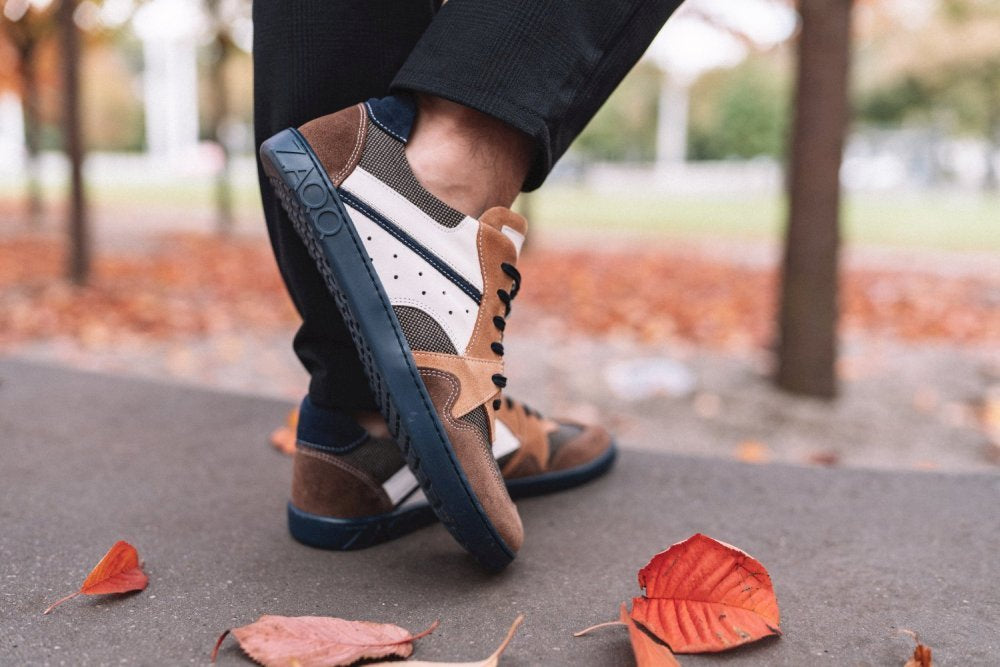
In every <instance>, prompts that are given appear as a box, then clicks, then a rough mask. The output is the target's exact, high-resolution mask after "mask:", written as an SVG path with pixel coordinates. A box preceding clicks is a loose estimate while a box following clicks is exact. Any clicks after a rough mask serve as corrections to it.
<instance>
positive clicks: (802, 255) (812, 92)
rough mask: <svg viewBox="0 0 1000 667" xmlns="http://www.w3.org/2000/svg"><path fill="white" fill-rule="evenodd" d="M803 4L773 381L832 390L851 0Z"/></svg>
mask: <svg viewBox="0 0 1000 667" xmlns="http://www.w3.org/2000/svg"><path fill="white" fill-rule="evenodd" d="M799 11H800V14H801V19H802V21H801V32H800V35H799V43H798V73H797V82H796V95H795V123H794V127H793V130H792V141H791V151H790V156H789V171H788V192H789V214H788V228H787V232H786V237H785V253H784V262H783V266H782V281H781V312H780V315H779V322H778V324H779V336H780V339H779V341H778V370H777V377H776V380H777V383H778V386H780V387H781V388H783V389H786V390H788V391H790V392H793V393H798V394H806V395H810V396H819V397H833V396H834V395H836V392H837V381H836V372H835V362H836V356H837V280H838V261H839V246H840V230H839V220H840V165H841V160H842V154H843V144H844V135H845V133H846V130H847V125H848V119H849V104H848V70H849V60H850V26H851V0H802V1H801V2H800V4H799Z"/></svg>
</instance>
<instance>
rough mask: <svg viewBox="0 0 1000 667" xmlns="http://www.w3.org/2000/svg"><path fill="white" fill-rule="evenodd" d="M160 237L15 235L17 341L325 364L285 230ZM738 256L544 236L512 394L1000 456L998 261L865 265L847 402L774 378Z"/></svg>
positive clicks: (853, 305) (917, 460) (856, 303)
mask: <svg viewBox="0 0 1000 667" xmlns="http://www.w3.org/2000/svg"><path fill="white" fill-rule="evenodd" d="M151 247H152V250H151V251H148V252H145V253H143V254H138V253H127V252H124V251H118V252H104V253H103V254H100V255H99V256H98V258H97V264H96V271H95V278H94V281H93V284H92V286H90V287H87V288H82V289H81V288H72V287H69V286H67V285H66V284H65V283H64V282H63V281H62V280H61V279H60V271H61V261H62V258H61V251H60V246H59V243H58V242H57V241H56V240H46V239H31V238H19V239H2V238H0V353H2V352H4V351H6V352H9V353H13V354H16V355H18V356H20V357H22V358H28V359H33V360H36V361H41V362H44V363H53V362H54V363H59V364H67V365H70V366H75V367H78V368H84V369H91V370H96V371H101V372H112V373H124V374H128V375H139V376H143V377H150V378H154V379H171V380H180V381H184V382H193V383H197V384H200V385H204V386H211V387H216V388H219V389H223V390H227V391H241V392H251V393H254V394H259V395H268V396H274V397H278V398H282V399H284V400H288V401H289V405H292V404H293V403H294V402H296V401H297V399H298V398H300V397H301V393H302V391H303V390H304V388H305V386H306V379H307V378H306V376H305V374H304V371H303V370H302V368H301V366H300V365H299V364H298V362H297V360H296V359H295V357H294V355H293V353H292V351H291V345H290V342H291V337H292V333H293V331H294V328H295V326H296V323H297V315H296V313H295V311H294V309H293V308H292V306H291V304H290V302H289V300H288V298H287V296H286V295H285V292H284V287H283V285H282V283H281V280H280V278H279V277H278V275H277V271H276V269H275V268H274V260H273V259H272V257H271V254H270V249H269V248H268V246H267V243H266V241H264V240H263V239H260V238H249V239H247V238H239V239H237V240H234V241H229V242H224V241H220V240H218V239H215V238H212V237H206V236H203V235H181V236H168V237H162V238H160V239H159V240H158V241H157V242H156V243H155V244H153V245H152V246H151ZM738 255H739V256H736V257H734V256H732V254H729V255H727V254H725V253H719V252H715V251H714V250H712V249H708V250H707V251H706V252H692V251H691V249H690V247H687V248H665V247H663V246H658V247H647V248H642V249H640V250H634V249H631V248H629V247H625V246H621V245H619V247H617V248H614V249H608V248H601V249H599V250H593V249H590V250H588V249H581V248H580V247H579V244H577V246H576V247H575V249H570V250H562V251H559V250H555V249H552V248H551V246H549V245H546V244H544V243H541V244H538V245H536V246H535V247H533V248H531V249H530V250H529V252H528V253H527V256H526V257H525V258H524V260H523V263H522V266H523V269H524V271H523V272H524V275H525V281H524V283H525V287H524V290H523V291H522V293H521V294H520V295H519V296H518V298H517V300H516V301H515V303H514V311H513V315H512V318H511V326H510V327H509V331H508V333H507V335H506V336H505V345H506V346H507V348H508V349H509V350H510V354H509V355H508V373H507V374H508V376H509V377H510V378H511V385H510V389H509V391H510V393H511V394H512V395H513V396H515V397H517V398H520V399H521V400H525V401H527V402H528V403H529V404H530V405H532V406H533V407H536V408H539V409H542V410H546V411H548V412H550V413H553V414H558V415H562V416H568V417H572V418H576V419H579V420H584V421H588V420H590V421H600V422H602V423H604V424H606V425H607V426H609V427H610V428H612V429H613V430H614V431H615V433H616V435H617V436H618V438H619V439H620V441H622V442H623V443H626V444H628V445H629V446H632V447H644V448H648V449H655V450H660V451H674V452H683V453H689V454H697V455H705V456H722V457H735V458H739V459H741V460H745V461H749V462H768V461H788V462H796V463H807V464H813V465H861V466H878V467H888V468H918V469H926V468H929V469H947V470H996V468H995V466H996V464H997V463H1000V444H993V443H1000V431H997V430H996V429H997V427H996V424H1000V420H998V419H997V417H996V415H997V414H1000V413H998V412H997V409H996V406H997V405H1000V319H998V318H1000V280H998V279H997V271H996V270H992V271H990V270H989V267H988V266H987V271H982V270H980V267H979V265H976V266H974V267H972V266H967V265H963V266H959V267H957V268H956V267H955V266H954V262H953V261H952V258H949V260H948V262H946V264H947V266H944V267H942V266H937V265H936V266H934V267H927V266H924V265H922V264H916V263H912V265H908V264H905V263H901V262H895V263H887V262H873V263H871V265H870V266H869V265H866V264H864V263H862V264H861V266H862V267H863V268H861V269H858V270H852V271H851V272H849V273H848V275H847V276H846V278H845V284H846V290H845V297H844V304H845V310H846V313H845V317H844V336H843V338H842V345H841V355H840V361H839V366H838V370H839V372H840V376H841V378H842V388H843V391H842V395H841V397H840V399H839V400H838V401H837V402H836V403H834V404H832V405H828V404H826V403H823V402H816V401H810V400H805V399H800V398H795V397H790V396H788V395H787V394H784V393H782V392H780V391H777V390H776V389H774V387H773V386H772V384H771V383H770V382H769V380H768V373H769V370H770V364H771V359H770V355H769V352H768V347H769V345H770V342H771V321H772V310H773V307H774V294H775V282H776V276H775V274H774V271H773V269H770V268H768V266H769V263H768V262H767V261H761V257H759V256H754V257H752V258H750V259H748V257H747V256H746V255H747V253H742V254H740V253H738ZM764 259H765V260H766V258H764ZM854 265H858V263H856V262H855V263H854ZM957 269H961V270H957ZM678 364H679V365H680V366H681V371H682V373H681V374H682V375H684V374H685V373H686V374H687V375H688V376H689V378H690V380H691V381H692V383H693V386H692V387H690V388H689V390H687V391H682V392H679V393H677V394H671V392H670V391H669V390H665V389H664V387H662V386H659V385H665V386H666V387H667V388H668V389H669V386H671V383H673V382H676V381H677V378H671V377H669V376H670V375H671V373H672V371H671V368H672V366H677V365H678ZM623 378H625V379H626V380H625V384H624V386H623ZM683 379H684V378H683V377H682V378H681V380H683ZM681 384H683V382H681ZM644 385H645V386H644ZM991 415H992V417H991ZM991 424H992V426H991ZM275 426H278V424H275ZM266 436H267V434H266V433H262V434H261V443H262V446H263V443H264V441H265V439H266Z"/></svg>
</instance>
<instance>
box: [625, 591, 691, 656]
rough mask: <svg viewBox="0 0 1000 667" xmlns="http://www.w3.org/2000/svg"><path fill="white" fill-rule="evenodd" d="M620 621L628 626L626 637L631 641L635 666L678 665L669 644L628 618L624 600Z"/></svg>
mask: <svg viewBox="0 0 1000 667" xmlns="http://www.w3.org/2000/svg"><path fill="white" fill-rule="evenodd" d="M621 622H622V623H624V624H625V626H626V627H627V628H628V638H629V641H631V642H632V653H634V654H635V664H636V667H680V664H681V663H680V662H679V661H678V660H677V658H676V657H675V656H674V654H673V653H671V651H670V647H669V646H667V645H666V644H664V643H662V642H659V641H657V640H656V639H654V638H653V637H651V636H649V634H647V633H646V631H645V630H643V629H642V628H640V627H639V625H638V624H637V623H636V622H635V621H633V620H632V619H631V618H629V615H628V611H627V610H626V608H625V603H624V602H622V607H621Z"/></svg>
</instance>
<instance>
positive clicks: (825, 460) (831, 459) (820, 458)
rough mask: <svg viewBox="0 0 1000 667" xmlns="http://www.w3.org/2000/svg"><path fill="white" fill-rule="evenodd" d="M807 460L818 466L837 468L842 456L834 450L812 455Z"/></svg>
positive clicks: (821, 451)
mask: <svg viewBox="0 0 1000 667" xmlns="http://www.w3.org/2000/svg"><path fill="white" fill-rule="evenodd" d="M806 460H807V461H809V463H812V464H813V465H817V466H835V465H837V464H838V463H840V454H838V453H837V452H835V451H833V450H832V449H827V450H820V451H817V452H813V453H811V454H810V455H809V457H808V458H807V459H806Z"/></svg>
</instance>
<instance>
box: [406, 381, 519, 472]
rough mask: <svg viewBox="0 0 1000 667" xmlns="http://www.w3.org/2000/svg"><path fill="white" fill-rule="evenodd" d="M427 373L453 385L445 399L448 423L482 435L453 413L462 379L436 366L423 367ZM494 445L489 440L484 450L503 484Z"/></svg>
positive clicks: (445, 412) (445, 414)
mask: <svg viewBox="0 0 1000 667" xmlns="http://www.w3.org/2000/svg"><path fill="white" fill-rule="evenodd" d="M425 373H426V374H427V375H430V376H434V377H438V378H441V379H442V380H444V381H445V382H447V383H448V384H449V385H451V390H452V391H451V394H450V395H449V396H448V398H447V400H445V405H444V417H445V418H446V419H447V420H448V423H449V424H451V425H452V426H454V427H455V428H457V429H460V430H463V431H465V430H468V431H472V432H474V433H475V434H476V435H482V433H481V432H480V431H479V429H477V428H475V427H474V426H472V425H471V424H466V423H465V422H462V421H461V419H458V418H456V417H454V416H453V415H452V414H451V409H452V407H453V406H454V405H455V399H456V398H457V397H458V395H459V393H460V392H461V388H462V383H461V381H460V380H458V379H457V378H455V377H454V376H453V375H451V374H450V373H445V372H443V371H439V370H437V369H434V368H422V369H420V374H421V375H423V374H425ZM482 405H485V404H483V403H481V404H480V405H479V406H476V407H480V406H482ZM473 409H475V408H473ZM487 440H488V439H487ZM492 445H493V443H491V442H488V441H487V442H486V443H485V444H484V450H485V453H486V456H487V458H488V459H489V460H490V461H492V462H493V468H494V473H495V474H494V477H495V478H496V480H497V481H498V482H499V483H500V485H501V486H503V484H504V481H503V474H502V473H500V468H499V466H497V465H496V459H495V458H493V446H492Z"/></svg>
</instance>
